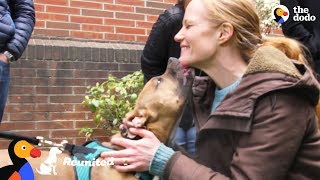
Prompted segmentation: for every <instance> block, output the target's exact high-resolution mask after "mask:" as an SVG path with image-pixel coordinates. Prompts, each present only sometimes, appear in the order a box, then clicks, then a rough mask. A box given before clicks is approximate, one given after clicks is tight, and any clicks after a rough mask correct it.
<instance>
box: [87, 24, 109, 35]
mask: <svg viewBox="0 0 320 180" xmlns="http://www.w3.org/2000/svg"><path fill="white" fill-rule="evenodd" d="M82 30H83V31H95V32H111V33H112V32H114V27H113V26H100V25H92V24H90V25H89V24H83V25H82Z"/></svg>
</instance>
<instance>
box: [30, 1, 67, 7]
mask: <svg viewBox="0 0 320 180" xmlns="http://www.w3.org/2000/svg"><path fill="white" fill-rule="evenodd" d="M68 1H69V0H34V3H35V4H38V3H39V4H54V5H64V6H67V5H68Z"/></svg>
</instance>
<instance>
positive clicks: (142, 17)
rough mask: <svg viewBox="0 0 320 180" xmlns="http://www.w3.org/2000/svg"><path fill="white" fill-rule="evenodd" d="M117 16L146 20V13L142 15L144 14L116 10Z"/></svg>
mask: <svg viewBox="0 0 320 180" xmlns="http://www.w3.org/2000/svg"><path fill="white" fill-rule="evenodd" d="M116 18H120V19H133V20H144V15H142V14H135V13H123V12H116Z"/></svg>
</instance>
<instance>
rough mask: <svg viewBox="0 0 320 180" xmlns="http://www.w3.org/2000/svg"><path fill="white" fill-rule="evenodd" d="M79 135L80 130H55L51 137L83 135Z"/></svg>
mask: <svg viewBox="0 0 320 180" xmlns="http://www.w3.org/2000/svg"><path fill="white" fill-rule="evenodd" d="M83 136H84V135H79V130H78V129H77V130H55V131H52V133H51V138H68V137H83Z"/></svg>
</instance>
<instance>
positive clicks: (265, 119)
mask: <svg viewBox="0 0 320 180" xmlns="http://www.w3.org/2000/svg"><path fill="white" fill-rule="evenodd" d="M311 111H312V108H311V107H310V105H309V104H308V103H307V102H306V101H305V100H301V99H297V97H296V96H294V95H293V94H289V95H287V94H286V93H276V94H273V95H269V96H266V97H264V98H263V99H261V100H260V101H259V102H258V103H257V104H256V109H255V112H256V113H255V117H254V122H253V124H252V132H250V133H247V134H243V135H241V136H240V137H239V141H238V145H237V148H236V149H235V153H234V156H233V159H232V162H231V166H230V170H231V177H226V176H224V175H222V174H220V173H218V172H215V170H214V169H210V168H208V167H205V166H203V165H201V164H198V163H197V162H195V161H193V160H192V159H189V158H187V157H186V156H184V155H182V154H181V153H175V154H174V155H173V156H172V157H171V158H170V159H169V161H168V162H167V164H166V167H165V170H164V179H201V180H202V179H203V180H205V179H286V176H287V175H288V171H289V169H290V167H291V165H292V163H293V162H294V159H295V156H296V154H297V152H298V149H299V147H300V144H301V142H302V139H303V137H304V134H305V132H306V126H307V124H308V123H306V121H307V120H308V119H309V120H310V119H313V120H314V118H312V117H311V116H312V113H310V112H311ZM259 112H263V113H259ZM310 123H311V122H310ZM214 152H215V151H214V149H212V153H214ZM207 158H210V157H207Z"/></svg>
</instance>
